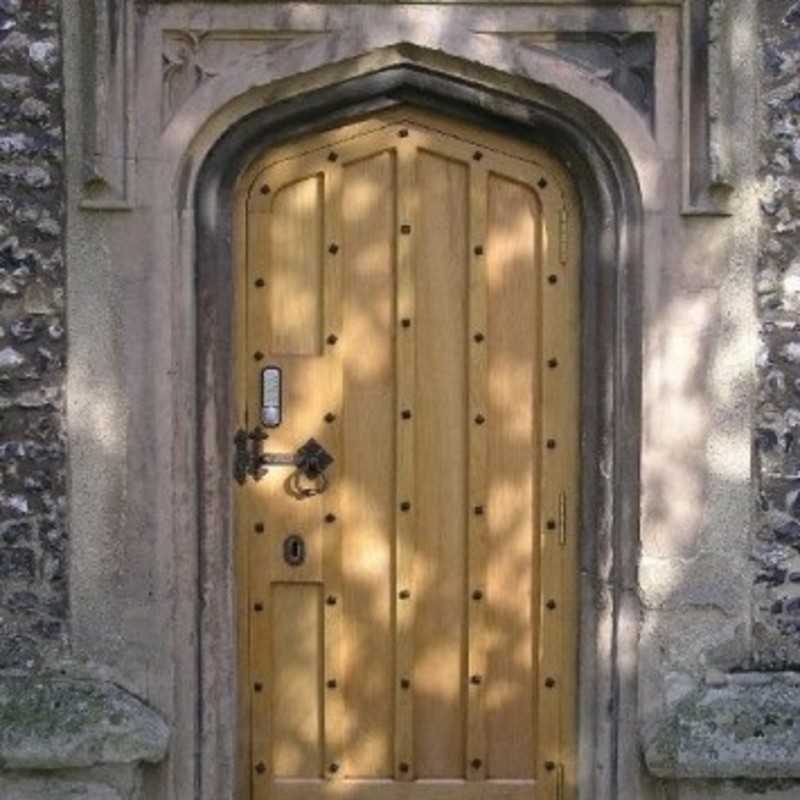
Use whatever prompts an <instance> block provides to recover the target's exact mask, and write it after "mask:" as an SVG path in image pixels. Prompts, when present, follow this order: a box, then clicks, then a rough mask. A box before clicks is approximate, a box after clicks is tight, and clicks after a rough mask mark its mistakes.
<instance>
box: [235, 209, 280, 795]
mask: <svg viewBox="0 0 800 800" xmlns="http://www.w3.org/2000/svg"><path fill="white" fill-rule="evenodd" d="M268 223H269V200H267V201H266V202H262V204H261V208H260V209H258V210H254V211H251V212H250V213H249V214H248V222H247V278H246V284H247V316H246V321H247V334H246V342H247V343H246V349H245V352H243V353H241V354H240V359H241V365H242V372H243V374H244V376H245V383H246V385H247V419H246V420H245V425H244V429H246V430H247V429H249V428H251V427H252V426H253V425H254V424H255V422H256V421H257V416H256V415H257V413H258V406H259V392H260V387H259V381H258V372H257V370H256V369H255V368H254V366H253V358H252V354H253V352H254V351H255V350H256V349H257V348H258V347H260V346H262V344H261V343H262V342H263V341H264V339H265V332H264V330H263V329H260V327H259V325H256V324H254V323H255V322H256V321H260V322H263V320H264V319H265V317H266V309H267V297H266V294H265V292H264V291H263V290H262V291H253V288H252V287H253V286H254V285H255V281H256V280H259V281H265V280H266V276H267V269H268V260H267V239H268ZM254 418H255V420H254ZM251 420H254V421H252V422H251ZM248 446H249V443H248ZM241 492H242V494H243V495H244V497H245V498H246V501H245V504H244V511H245V513H243V514H242V516H241V518H240V519H239V526H240V527H239V529H238V531H237V534H238V537H239V538H240V539H242V540H244V541H245V542H246V548H245V549H246V552H247V557H246V563H245V564H243V565H242V573H243V574H242V575H241V576H240V580H245V579H246V580H247V591H246V592H243V594H244V597H243V598H242V601H241V604H242V606H243V611H244V613H245V614H247V619H248V623H247V624H245V625H243V629H240V635H245V631H246V635H247V650H248V653H247V656H248V657H247V661H246V662H245V663H247V665H248V670H247V674H246V675H244V676H243V678H242V683H243V688H242V693H243V694H246V695H247V698H248V701H247V702H248V705H249V707H250V713H251V716H250V719H249V720H248V722H249V725H250V763H249V764H248V783H249V786H250V788H251V791H252V800H267V798H268V797H269V787H270V782H271V780H272V710H271V707H270V700H271V697H272V692H271V691H269V688H268V687H269V681H270V675H271V668H270V667H271V661H270V642H271V632H270V625H269V613H268V611H269V607H270V606H269V603H270V599H271V598H270V591H269V589H270V587H269V574H270V564H269V560H270V548H269V546H268V544H267V539H266V536H265V535H264V532H263V528H264V527H266V522H265V515H264V508H263V505H262V503H263V496H262V492H261V491H260V487H259V486H258V485H257V484H256V483H254V482H253V481H252V480H249V479H248V480H247V482H246V483H245V485H244V486H243V487H242V489H241ZM256 525H258V526H259V531H260V532H259V533H258V534H257V533H256ZM256 608H258V609H259V611H256ZM256 685H259V686H260V691H258V692H257V691H256V690H255V687H256Z"/></svg>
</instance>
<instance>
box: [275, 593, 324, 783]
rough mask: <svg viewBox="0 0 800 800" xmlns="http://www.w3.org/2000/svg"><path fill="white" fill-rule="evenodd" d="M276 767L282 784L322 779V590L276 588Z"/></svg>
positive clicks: (276, 774)
mask: <svg viewBox="0 0 800 800" xmlns="http://www.w3.org/2000/svg"><path fill="white" fill-rule="evenodd" d="M270 622H271V627H272V642H271V650H272V715H273V722H272V730H273V737H274V738H273V740H272V762H273V775H274V776H275V777H276V778H278V777H280V778H319V777H320V775H321V774H322V747H321V744H322V741H321V739H322V708H321V702H320V700H321V692H322V686H321V683H322V682H321V679H320V678H321V676H320V665H321V664H322V653H321V649H322V626H321V609H320V587H319V585H316V584H301V583H291V584H286V583H276V584H274V585H273V587H272V610H271V620H270Z"/></svg>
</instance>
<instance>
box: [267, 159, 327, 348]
mask: <svg viewBox="0 0 800 800" xmlns="http://www.w3.org/2000/svg"><path fill="white" fill-rule="evenodd" d="M322 183H323V182H322V176H321V175H312V176H309V177H306V178H303V179H301V180H299V181H297V182H295V183H291V184H289V185H288V186H285V187H282V188H280V189H278V190H277V191H276V194H275V197H274V199H273V201H272V220H271V224H270V252H271V259H270V300H271V303H270V342H269V348H270V352H271V353H272V354H273V355H293V356H303V355H304V356H309V355H318V354H319V353H320V351H321V343H322V329H321V326H322V236H323V213H322V212H323V202H322V192H323V186H322Z"/></svg>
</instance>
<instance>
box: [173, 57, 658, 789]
mask: <svg viewBox="0 0 800 800" xmlns="http://www.w3.org/2000/svg"><path fill="white" fill-rule="evenodd" d="M421 61H424V59H419V60H407V61H401V63H396V64H392V65H391V66H388V67H386V68H385V69H378V70H374V71H367V72H365V73H364V74H360V75H358V76H357V77H352V78H350V79H348V80H344V81H336V80H334V81H333V82H332V83H331V85H328V86H325V87H324V88H318V89H315V90H313V91H309V92H306V93H301V94H298V95H295V96H293V97H291V98H290V99H286V100H284V101H282V102H279V103H278V102H276V103H273V104H270V105H268V106H266V107H264V108H262V109H261V110H258V111H255V112H252V113H250V114H248V115H247V116H244V117H242V118H240V119H237V120H235V121H232V122H231V123H230V124H229V126H228V127H227V130H226V131H225V132H224V133H223V135H221V136H220V137H219V138H218V140H217V141H216V142H215V143H214V145H213V147H211V148H210V151H209V152H208V155H207V157H206V158H205V160H204V161H203V164H202V167H201V168H200V169H199V170H197V171H195V169H196V164H195V163H190V162H188V161H187V162H186V164H185V170H188V171H187V172H186V175H185V178H184V180H183V181H182V185H183V186H193V187H194V191H193V194H192V195H183V196H182V197H179V198H178V202H179V208H180V207H183V206H182V204H184V203H185V204H186V206H185V207H187V208H191V207H192V204H193V206H194V214H193V221H194V230H195V231H196V244H195V247H194V248H193V249H192V250H191V252H194V254H195V256H194V263H193V268H194V271H195V272H194V274H195V277H196V313H195V320H196V323H197V328H196V340H194V345H195V346H194V354H195V356H196V369H195V371H194V373H195V375H196V376H197V382H196V390H197V397H198V405H197V417H196V424H197V428H196V430H197V433H198V435H197V442H198V449H197V464H198V471H197V474H198V476H199V486H198V488H199V491H198V497H199V507H198V517H197V524H198V526H199V529H200V546H199V557H198V575H197V578H198V586H199V587H200V597H199V604H198V605H199V608H200V609H201V610H200V612H199V617H198V618H197V623H198V625H199V638H198V642H197V647H196V650H194V652H195V654H196V658H197V662H196V663H197V664H198V668H197V670H198V671H197V675H196V679H197V684H196V695H195V697H196V699H197V700H198V702H199V703H200V706H201V709H200V714H199V717H198V719H199V720H200V724H199V726H198V729H196V730H195V731H194V733H193V736H194V737H195V742H196V743H197V745H198V747H199V749H200V751H201V753H202V754H203V756H202V758H201V761H200V763H201V767H200V771H199V782H200V786H201V794H200V795H199V796H200V797H202V798H204V800H205V798H211V797H214V798H221V797H230V796H231V791H232V788H231V787H232V786H233V784H234V775H235V772H236V770H235V767H234V765H235V761H236V757H237V755H236V754H237V749H236V741H235V717H236V701H235V698H236V696H237V690H236V684H235V680H236V679H235V676H236V669H235V663H236V657H237V655H236V653H237V651H236V642H235V638H234V627H233V625H232V623H231V621H232V619H233V616H232V614H233V608H232V598H233V596H234V587H233V575H232V568H231V564H232V559H231V551H232V542H231V524H230V522H231V497H230V491H229V488H228V487H229V481H228V476H229V475H230V474H231V464H230V455H231V452H232V448H231V446H230V436H231V432H232V428H231V426H230V425H229V420H230V418H231V416H230V412H231V410H230V405H229V402H230V401H229V390H228V387H229V385H230V366H229V359H228V354H229V352H230V344H229V341H228V337H227V334H226V331H229V330H230V327H231V326H230V315H231V289H230V286H231V284H230V281H229V277H230V269H231V265H232V254H231V247H230V243H231V228H230V226H231V198H232V189H233V185H234V183H235V181H236V179H237V177H238V175H239V174H240V173H241V172H242V170H243V169H244V168H245V167H246V166H247V164H248V163H249V161H250V160H251V159H252V158H253V157H254V155H255V154H256V152H258V151H260V150H262V149H263V148H264V147H265V146H268V145H270V144H275V143H279V142H281V141H285V140H287V139H288V138H290V137H292V136H294V135H297V134H298V133H300V132H303V133H305V132H311V131H314V130H318V129H320V128H323V127H328V126H331V125H336V124H341V123H342V122H344V121H346V120H348V119H352V118H354V117H357V116H359V115H361V114H363V113H365V112H366V111H374V110H377V109H383V108H388V107H391V106H392V105H394V104H397V103H401V102H402V103H410V104H412V105H417V106H420V107H423V108H426V107H429V108H435V109H436V110H437V111H438V112H440V113H441V112H444V113H447V114H448V115H451V116H452V117H454V118H457V119H464V120H467V121H470V122H476V123H479V124H481V125H482V126H485V127H488V128H496V129H498V130H501V131H505V132H508V133H512V134H514V135H515V136H517V137H519V138H522V139H527V140H529V141H531V142H533V143H535V144H538V145H540V146H543V147H546V148H547V149H549V150H550V151H551V152H552V153H553V154H554V155H555V156H556V157H557V158H559V160H561V162H562V163H563V164H564V165H565V166H566V167H567V168H568V169H569V171H570V172H571V173H572V176H573V178H574V180H575V182H576V184H577V186H578V190H579V193H580V195H581V198H582V201H583V214H584V220H585V230H584V242H585V247H584V252H585V261H584V265H583V279H582V295H583V315H584V346H583V364H582V371H583V375H584V385H583V389H582V392H583V400H582V417H583V420H584V426H585V427H584V430H583V431H582V472H583V480H582V485H583V487H584V489H583V497H582V508H583V514H582V527H583V530H584V531H585V532H587V535H585V537H584V548H583V552H582V554H581V573H582V586H581V594H582V597H581V638H580V650H581V655H580V676H579V680H580V694H579V698H580V699H579V706H580V708H581V714H580V720H579V726H580V733H579V736H580V742H579V747H580V752H579V758H580V777H579V783H580V790H581V797H586V798H589V797H591V798H602V797H615V796H616V786H617V781H618V780H620V779H621V775H620V772H619V769H618V764H617V763H616V759H617V743H618V742H619V741H620V740H621V739H622V738H624V739H626V740H628V741H633V740H634V738H635V736H636V731H635V730H634V729H633V728H632V727H631V726H632V725H633V724H634V723H633V721H632V720H629V719H627V718H622V717H620V716H619V715H617V714H616V713H614V711H613V709H616V708H618V707H619V706H620V705H625V704H631V703H635V700H634V699H633V698H634V695H635V691H636V689H635V684H636V677H635V670H631V669H630V663H631V652H630V651H629V652H628V653H627V655H626V660H627V664H628V669H626V670H625V671H623V670H622V669H621V667H620V663H619V659H618V657H619V653H620V648H621V647H625V648H627V649H630V648H634V651H635V642H631V641H626V640H625V637H626V635H628V633H627V630H626V629H625V626H624V620H625V618H626V616H628V615H630V614H633V617H635V616H636V613H635V612H636V608H635V607H627V605H626V604H630V603H631V602H632V601H631V600H630V599H626V596H625V593H624V592H623V589H622V587H623V586H625V585H630V584H631V583H632V582H633V581H634V580H635V566H634V560H633V558H632V553H631V551H632V549H633V544H634V543H635V542H636V540H637V525H638V503H639V499H638V458H639V424H640V422H639V420H640V414H639V404H640V399H639V389H638V385H639V382H638V380H632V381H631V380H630V378H631V377H632V376H638V375H639V374H640V348H641V339H642V337H641V329H640V312H639V300H638V298H639V294H640V279H641V264H642V263H643V262H642V259H643V243H644V240H645V236H647V235H649V236H654V235H657V230H658V228H657V224H658V223H657V218H655V217H653V216H651V217H650V218H646V217H645V215H644V213H643V207H642V200H641V193H640V181H641V179H642V177H641V176H640V175H637V174H636V172H635V170H634V167H633V165H632V163H631V158H630V154H629V153H628V152H626V149H625V148H624V147H623V146H622V145H621V143H620V140H619V138H618V137H617V136H616V135H615V134H614V132H613V131H612V130H611V129H610V128H609V126H608V125H607V124H606V122H605V121H604V120H603V119H601V118H600V117H599V116H598V115H597V114H596V113H595V112H593V111H592V110H590V109H589V108H588V107H587V106H586V105H584V104H583V103H580V102H578V101H576V100H575V99H574V98H571V97H569V96H567V95H564V94H562V93H561V92H559V91H557V90H555V89H552V88H548V89H545V88H542V87H535V88H536V91H535V95H536V96H535V97H525V98H523V97H519V96H515V95H514V94H512V93H508V92H506V91H503V90H502V89H500V88H495V89H492V88H490V87H487V85H486V83H485V82H482V83H481V85H478V84H476V83H473V82H470V81H468V80H465V79H464V77H463V76H454V75H451V74H448V73H447V71H445V70H442V69H441V68H438V69H436V68H433V67H431V66H427V65H424V64H423V63H420V62H421ZM195 176H196V177H195ZM184 219H185V214H184ZM646 226H649V231H650V232H649V234H648V232H647V230H646V229H645V228H646ZM183 231H184V234H183V235H182V236H181V237H180V241H181V242H183V247H184V248H186V250H185V254H184V257H183V261H182V263H184V264H187V266H188V265H189V264H190V263H191V262H190V261H187V260H186V258H187V254H188V253H189V252H190V250H189V248H191V242H190V241H189V240H188V239H187V237H190V236H191V231H192V228H191V227H184V228H183ZM626 380H627V381H630V382H629V383H628V384H627V385H626V386H625V388H624V389H623V384H624V383H625V382H626ZM185 608H186V610H187V611H189V610H190V608H191V607H190V605H189V604H188V603H187V604H186V605H185ZM195 608H197V606H195ZM185 622H186V624H187V625H190V624H191V623H190V620H188V619H187V620H186V621H185ZM189 648H190V649H188V650H187V651H186V654H185V658H186V659H187V661H189V660H191V653H190V650H192V649H193V648H191V646H189ZM187 735H188V734H187ZM186 746H187V747H188V746H189V742H188V741H187V743H186Z"/></svg>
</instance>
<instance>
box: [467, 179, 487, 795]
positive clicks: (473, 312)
mask: <svg viewBox="0 0 800 800" xmlns="http://www.w3.org/2000/svg"><path fill="white" fill-rule="evenodd" d="M487 180H488V174H487V171H486V169H485V168H484V167H481V166H477V165H473V167H472V169H471V170H470V209H469V210H470V220H469V233H470V243H471V246H472V252H471V254H470V265H471V266H470V281H469V330H468V337H469V415H470V418H471V419H472V424H471V425H470V426H469V431H470V433H469V507H470V508H469V523H468V527H467V540H468V553H469V555H468V583H467V608H468V609H469V613H468V617H467V618H468V658H467V660H468V664H467V673H468V676H467V678H466V679H467V680H468V687H467V704H468V705H467V708H468V715H467V751H466V754H465V755H466V762H467V763H466V764H465V767H464V768H465V771H466V773H465V774H466V775H467V778H468V779H469V780H481V779H484V778H485V777H486V770H487V764H486V758H487V743H486V719H485V713H486V710H485V692H486V690H487V682H488V681H490V680H491V676H489V675H487V666H488V662H487V646H488V639H487V634H488V631H487V629H486V606H487V596H486V592H487V586H486V559H487V557H488V549H487V542H486V536H487V532H486V520H487V519H488V517H487V515H486V502H487V483H488V481H487V478H488V476H487V469H488V466H489V465H488V460H487V431H488V426H487V424H483V425H477V424H475V422H474V420H475V418H476V417H477V416H478V415H482V416H484V417H485V416H486V414H487V410H488V408H489V405H488V400H489V398H488V357H487V353H488V345H487V342H486V334H487V331H488V326H487V324H488V319H487V285H486V284H487V276H486V263H487V257H486V251H487V245H488V242H487V238H486V234H487V229H486V203H487V197H486V192H487ZM490 424H491V423H490ZM479 512H482V513H479ZM469 676H472V678H471V679H470V677H469ZM474 676H479V678H480V682H477V681H475V679H474Z"/></svg>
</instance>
